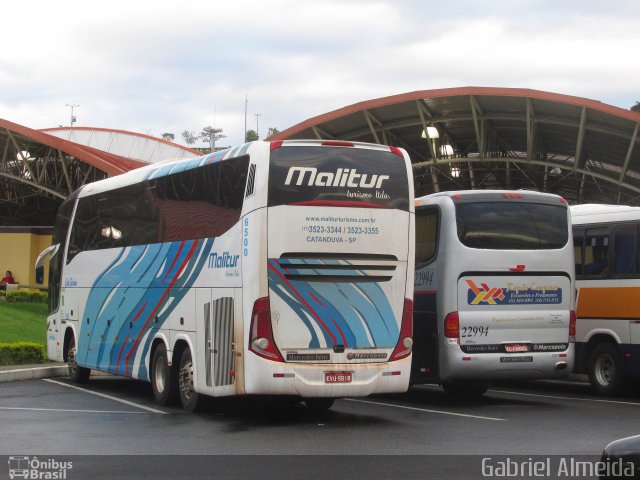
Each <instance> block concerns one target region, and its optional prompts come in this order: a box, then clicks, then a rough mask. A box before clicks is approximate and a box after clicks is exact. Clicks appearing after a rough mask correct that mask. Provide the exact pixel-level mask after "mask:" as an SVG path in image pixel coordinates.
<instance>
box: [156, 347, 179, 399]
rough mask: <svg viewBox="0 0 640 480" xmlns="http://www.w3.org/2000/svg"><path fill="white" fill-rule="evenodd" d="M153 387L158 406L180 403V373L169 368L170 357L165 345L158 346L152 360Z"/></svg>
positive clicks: (173, 368)
mask: <svg viewBox="0 0 640 480" xmlns="http://www.w3.org/2000/svg"><path fill="white" fill-rule="evenodd" d="M150 370H151V374H150V378H151V387H152V389H153V398H154V399H155V401H156V403H157V404H158V405H163V406H164V405H176V404H177V403H178V371H177V369H176V367H175V366H169V357H168V355H167V349H166V347H165V346H164V343H160V344H158V346H157V347H156V348H155V350H154V351H153V358H152V360H151V369H150Z"/></svg>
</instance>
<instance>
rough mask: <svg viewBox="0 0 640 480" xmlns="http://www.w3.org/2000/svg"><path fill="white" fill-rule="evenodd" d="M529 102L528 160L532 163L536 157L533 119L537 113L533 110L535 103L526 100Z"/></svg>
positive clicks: (527, 115)
mask: <svg viewBox="0 0 640 480" xmlns="http://www.w3.org/2000/svg"><path fill="white" fill-rule="evenodd" d="M526 102H527V113H526V117H527V160H528V161H531V160H533V157H534V148H533V147H534V144H533V141H534V125H535V123H534V121H533V119H532V117H533V116H534V115H535V112H534V110H533V103H532V102H531V99H530V98H527V99H526Z"/></svg>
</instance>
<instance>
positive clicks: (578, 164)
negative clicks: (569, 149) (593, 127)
mask: <svg viewBox="0 0 640 480" xmlns="http://www.w3.org/2000/svg"><path fill="white" fill-rule="evenodd" d="M586 123H587V108H586V107H582V110H581V112H580V124H579V126H578V140H577V141H576V156H575V158H576V160H575V164H574V165H575V167H574V170H575V169H576V168H578V167H583V166H584V162H582V160H581V159H582V144H583V143H584V127H585V124H586Z"/></svg>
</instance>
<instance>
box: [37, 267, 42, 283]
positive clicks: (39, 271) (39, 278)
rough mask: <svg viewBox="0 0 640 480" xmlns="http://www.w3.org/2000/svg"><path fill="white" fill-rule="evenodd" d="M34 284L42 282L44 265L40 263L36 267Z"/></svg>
mask: <svg viewBox="0 0 640 480" xmlns="http://www.w3.org/2000/svg"><path fill="white" fill-rule="evenodd" d="M36 284H37V285H42V284H44V265H40V266H39V267H36Z"/></svg>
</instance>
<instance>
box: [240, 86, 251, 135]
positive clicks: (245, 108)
mask: <svg viewBox="0 0 640 480" xmlns="http://www.w3.org/2000/svg"><path fill="white" fill-rule="evenodd" d="M247 105H249V97H248V95H247V94H246V93H245V94H244V138H243V139H242V141H243V142H246V141H247Z"/></svg>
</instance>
